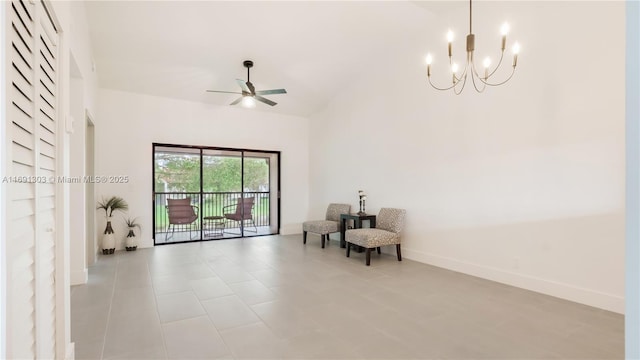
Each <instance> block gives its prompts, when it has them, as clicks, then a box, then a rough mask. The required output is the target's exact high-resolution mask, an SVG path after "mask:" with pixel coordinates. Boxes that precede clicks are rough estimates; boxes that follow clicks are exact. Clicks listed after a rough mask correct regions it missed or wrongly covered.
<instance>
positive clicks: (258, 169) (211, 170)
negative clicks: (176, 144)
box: [155, 152, 269, 192]
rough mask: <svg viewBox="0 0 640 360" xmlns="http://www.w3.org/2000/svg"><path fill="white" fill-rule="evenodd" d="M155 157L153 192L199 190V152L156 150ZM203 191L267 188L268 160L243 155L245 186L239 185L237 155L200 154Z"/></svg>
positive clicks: (261, 189)
mask: <svg viewBox="0 0 640 360" xmlns="http://www.w3.org/2000/svg"><path fill="white" fill-rule="evenodd" d="M155 156H156V158H155V160H156V161H155V177H156V178H155V181H156V192H199V191H200V155H199V154H184V153H182V154H179V153H168V152H157V153H156V155H155ZM202 161H203V164H202V173H203V177H202V178H203V183H202V191H203V192H236V191H238V192H239V191H242V190H244V191H266V190H267V189H268V186H269V163H268V159H264V158H249V157H245V158H244V189H242V188H241V187H242V184H241V181H242V179H241V171H242V159H241V158H240V157H229V156H210V155H204V156H203V157H202Z"/></svg>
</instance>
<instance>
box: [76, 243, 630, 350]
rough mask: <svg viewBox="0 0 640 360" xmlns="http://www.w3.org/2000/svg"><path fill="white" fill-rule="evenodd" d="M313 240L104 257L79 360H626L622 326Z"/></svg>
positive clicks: (80, 312)
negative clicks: (348, 252) (366, 260)
mask: <svg viewBox="0 0 640 360" xmlns="http://www.w3.org/2000/svg"><path fill="white" fill-rule="evenodd" d="M351 254H352V255H351V258H346V257H345V254H344V249H340V248H339V246H338V242H337V241H335V240H332V241H331V244H330V245H329V246H328V247H327V248H326V249H321V248H320V239H319V237H315V236H313V235H311V234H310V235H309V238H308V241H307V245H306V246H305V245H303V244H302V235H292V236H268V237H255V238H246V239H235V240H223V241H210V242H202V243H188V244H177V245H167V246H158V247H155V248H151V249H140V250H138V251H135V252H117V253H116V254H115V255H111V256H101V257H100V259H99V261H98V262H97V263H96V264H95V265H94V266H92V267H91V268H90V269H89V283H88V284H87V285H81V286H74V287H72V291H71V337H72V340H73V341H74V342H75V345H76V358H77V359H217V358H224V359H254V358H256V359H257V358H288V359H373V358H376V359H434V358H435V359H437V358H442V359H443V358H456V359H514V358H521V359H522V358H527V359H552V358H573V359H587V358H589V359H596V358H597V359H622V358H624V318H623V316H621V315H619V314H614V313H611V312H607V311H603V310H599V309H595V308H591V307H588V306H584V305H580V304H576V303H572V302H568V301H564V300H560V299H557V298H553V297H549V296H545V295H540V294H537V293H534V292H530V291H526V290H522V289H518V288H514V287H510V286H506V285H502V284H499V283H495V282H491V281H486V280H482V279H479V278H475V277H471V276H467V275H463V274H459V273H455V272H452V271H448V270H444V269H440V268H436V267H433V266H429V265H425V264H422V263H418V262H414V261H410V260H407V259H405V260H404V261H402V262H398V261H396V258H395V256H393V255H385V254H382V255H376V254H372V260H371V266H370V267H366V266H365V265H364V254H363V253H360V254H359V253H353V252H352V253H351Z"/></svg>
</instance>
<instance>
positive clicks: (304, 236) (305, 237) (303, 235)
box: [302, 231, 307, 244]
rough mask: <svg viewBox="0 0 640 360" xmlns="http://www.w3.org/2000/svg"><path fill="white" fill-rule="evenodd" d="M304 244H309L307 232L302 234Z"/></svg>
mask: <svg viewBox="0 0 640 360" xmlns="http://www.w3.org/2000/svg"><path fill="white" fill-rule="evenodd" d="M302 243H303V244H306V243H307V232H306V231H303V232H302Z"/></svg>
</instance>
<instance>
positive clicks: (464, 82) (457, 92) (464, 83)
mask: <svg viewBox="0 0 640 360" xmlns="http://www.w3.org/2000/svg"><path fill="white" fill-rule="evenodd" d="M459 83H460V82H457V83H456V84H455V85H457V84H459ZM466 84H467V75H466V74H465V75H464V79H463V81H462V87H461V88H460V90H456V88H455V85H454V88H453V93H454V94H456V95H460V94H462V90H464V86H465V85H466Z"/></svg>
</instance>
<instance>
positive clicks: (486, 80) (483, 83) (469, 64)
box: [427, 0, 520, 95]
mask: <svg viewBox="0 0 640 360" xmlns="http://www.w3.org/2000/svg"><path fill="white" fill-rule="evenodd" d="M471 11H472V7H471V0H469V35H467V61H466V64H465V66H464V70H463V71H462V73H459V70H460V67H459V66H458V64H457V63H455V62H454V61H453V52H452V50H451V47H452V46H451V45H452V43H453V32H452V31H451V30H449V31H448V32H447V42H448V50H449V69H450V71H451V75H452V77H451V78H452V83H451V85H450V86H449V87H438V86H436V85H434V84H433V82H431V64H432V63H433V57H432V56H431V54H427V78H428V79H429V84H430V85H431V86H432V87H433V88H434V89H437V90H452V89H453V92H454V93H455V94H456V95H460V94H461V93H462V90H464V86H465V85H466V83H467V77H471V82H472V83H473V87H474V88H475V89H476V91H477V92H483V91H484V90H485V88H486V87H487V85H488V86H499V85H502V84H504V83H506V82H507V81H509V80H510V79H511V78H512V77H513V74H514V73H515V71H516V65H517V64H518V52H520V44H518V43H517V42H516V43H514V44H513V47H512V48H511V50H512V52H513V62H512V69H511V74H510V75H509V76H508V77H507V78H506V79H504V80H502V81H498V82H494V81H493V80H494V79H493V78H492V76H493V75H494V74H495V72H496V71H497V70H498V69H499V68H500V65H502V60H503V58H504V51H505V48H506V46H507V33H508V32H509V24H507V23H504V24H503V25H502V27H501V29H500V30H501V33H502V45H501V48H500V60H498V63H497V65H496V66H495V67H494V68H493V69H492V68H491V58H489V57H486V58H485V59H484V61H483V62H482V65H483V68H484V71H482V70H481V71H480V72H479V71H478V69H477V68H476V65H475V62H474V57H473V55H474V50H475V35H474V34H473V31H472V27H471V25H472V16H471V14H472V13H471Z"/></svg>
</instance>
